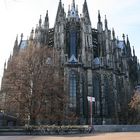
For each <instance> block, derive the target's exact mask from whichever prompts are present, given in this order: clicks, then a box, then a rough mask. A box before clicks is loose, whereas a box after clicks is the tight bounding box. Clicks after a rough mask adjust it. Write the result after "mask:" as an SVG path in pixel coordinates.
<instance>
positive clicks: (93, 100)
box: [87, 96, 95, 127]
mask: <svg viewBox="0 0 140 140" xmlns="http://www.w3.org/2000/svg"><path fill="white" fill-rule="evenodd" d="M87 100H88V101H89V102H90V125H91V127H92V102H95V97H91V96H87Z"/></svg>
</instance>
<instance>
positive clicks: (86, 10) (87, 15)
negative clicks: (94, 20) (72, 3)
mask: <svg viewBox="0 0 140 140" xmlns="http://www.w3.org/2000/svg"><path fill="white" fill-rule="evenodd" d="M83 17H84V18H85V19H86V21H87V22H88V23H89V24H91V22H90V17H89V12H88V6H87V1H86V0H85V2H84V5H83Z"/></svg>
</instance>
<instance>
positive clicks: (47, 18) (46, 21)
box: [44, 10, 49, 29]
mask: <svg viewBox="0 0 140 140" xmlns="http://www.w3.org/2000/svg"><path fill="white" fill-rule="evenodd" d="M44 28H45V29H49V16H48V10H47V12H46V16H45V21H44Z"/></svg>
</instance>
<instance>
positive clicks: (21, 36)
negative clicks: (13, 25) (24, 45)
mask: <svg viewBox="0 0 140 140" xmlns="http://www.w3.org/2000/svg"><path fill="white" fill-rule="evenodd" d="M20 38H21V41H22V39H23V33H21V35H20Z"/></svg>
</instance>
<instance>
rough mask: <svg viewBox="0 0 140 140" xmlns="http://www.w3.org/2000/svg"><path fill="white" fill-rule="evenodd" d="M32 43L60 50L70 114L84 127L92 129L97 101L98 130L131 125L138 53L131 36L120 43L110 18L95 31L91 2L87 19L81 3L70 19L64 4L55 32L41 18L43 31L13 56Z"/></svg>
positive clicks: (58, 56) (71, 8) (38, 30)
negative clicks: (128, 117) (127, 114)
mask: <svg viewBox="0 0 140 140" xmlns="http://www.w3.org/2000/svg"><path fill="white" fill-rule="evenodd" d="M31 39H32V40H33V41H36V42H37V44H38V46H43V45H44V46H47V47H51V48H53V49H55V50H56V51H55V54H54V56H55V57H56V59H58V60H59V63H60V65H63V66H64V76H65V77H66V78H65V85H64V87H65V88H64V89H65V90H66V92H67V94H68V96H69V105H68V110H69V111H72V112H75V113H76V114H77V116H79V118H80V119H79V122H80V124H88V123H89V118H90V103H89V102H88V100H87V97H88V96H91V97H95V102H93V103H92V112H93V114H92V116H93V120H94V123H95V124H113V123H114V124H118V123H121V121H125V120H122V119H121V117H122V116H121V113H122V112H125V110H126V108H127V107H128V103H129V102H130V99H131V97H132V94H133V92H132V91H133V89H134V87H135V86H136V85H137V84H138V82H139V78H138V77H139V76H138V70H139V67H138V66H139V64H138V62H137V57H136V55H135V50H134V48H133V51H132V52H133V53H132V52H131V46H130V42H129V38H128V36H126V37H125V35H124V34H123V38H122V40H119V39H118V38H117V37H116V36H115V31H114V29H112V31H111V30H110V29H109V28H108V23H107V19H106V17H105V20H104V26H103V23H102V20H101V16H100V12H98V23H97V28H92V26H91V20H90V16H89V12H88V6H87V1H86V0H85V1H84V4H83V10H82V14H81V15H79V13H78V6H76V5H75V0H73V1H72V4H71V6H69V9H68V13H67V15H66V13H65V10H64V6H63V4H62V2H61V0H60V1H59V5H58V10H57V14H56V20H55V25H54V27H53V28H49V17H48V11H47V13H46V17H45V20H44V22H43V23H42V19H41V17H40V19H39V25H38V26H37V27H36V29H35V30H32V31H31V35H30V38H29V40H23V39H22V38H21V42H20V43H19V45H15V47H14V51H13V55H14V54H15V53H18V52H19V50H20V49H24V48H25V47H28V44H29V43H28V41H30V40H31ZM17 46H18V47H17ZM19 48H20V49H19ZM50 59H51V58H50Z"/></svg>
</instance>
